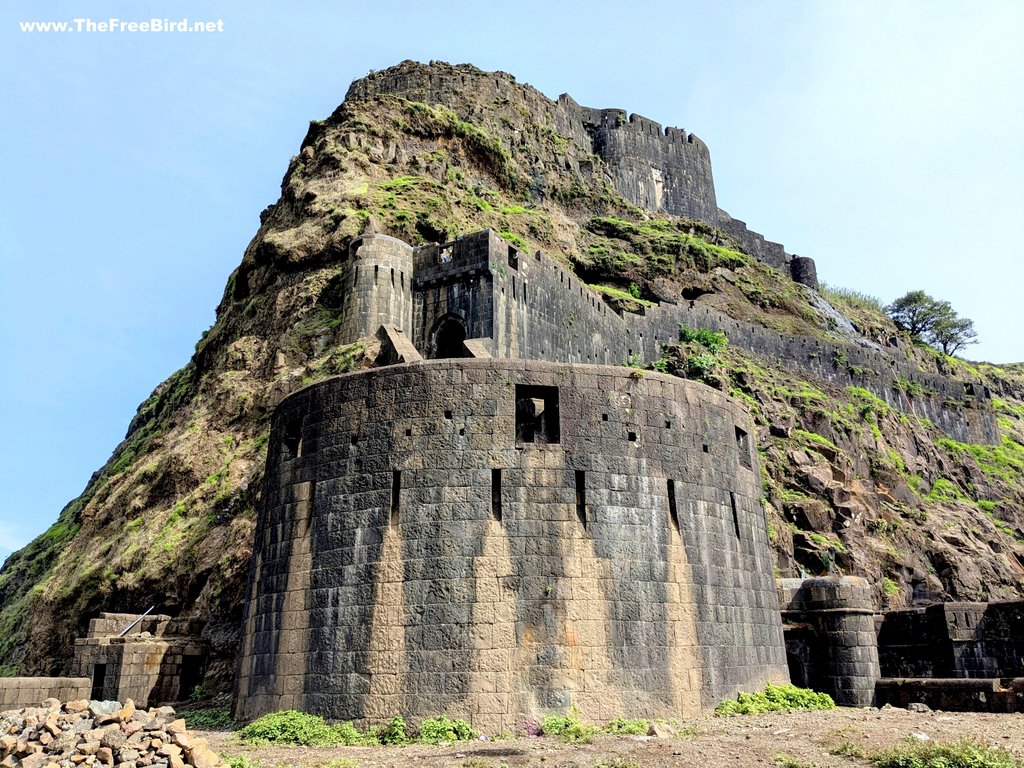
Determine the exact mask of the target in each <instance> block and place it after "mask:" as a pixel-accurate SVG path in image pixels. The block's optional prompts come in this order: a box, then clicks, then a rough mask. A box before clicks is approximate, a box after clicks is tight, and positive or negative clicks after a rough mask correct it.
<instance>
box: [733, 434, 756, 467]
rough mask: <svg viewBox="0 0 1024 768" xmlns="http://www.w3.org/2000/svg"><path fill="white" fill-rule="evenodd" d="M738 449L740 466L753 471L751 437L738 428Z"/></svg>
mask: <svg viewBox="0 0 1024 768" xmlns="http://www.w3.org/2000/svg"><path fill="white" fill-rule="evenodd" d="M736 448H737V449H739V452H740V464H741V465H742V466H744V467H746V468H747V469H753V468H754V465H753V464H752V463H751V461H750V435H748V434H747V433H746V431H745V430H743V429H740V428H739V427H736Z"/></svg>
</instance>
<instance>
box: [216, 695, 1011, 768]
mask: <svg viewBox="0 0 1024 768" xmlns="http://www.w3.org/2000/svg"><path fill="white" fill-rule="evenodd" d="M678 727H679V728H680V729H681V730H682V731H683V733H685V734H686V735H685V736H681V737H677V738H672V739H656V738H652V737H646V736H608V735H599V736H596V737H594V739H593V741H592V743H590V744H584V745H578V746H570V745H567V744H563V743H562V742H561V741H559V740H558V739H555V738H534V739H529V738H517V739H511V740H496V741H474V742H465V743H461V744H456V745H447V746H445V745H440V746H427V745H413V746H408V747H331V748H319V749H314V748H310V747H247V746H245V745H242V744H240V743H238V742H237V740H235V738H234V737H233V736H232V735H231V734H227V733H211V732H206V733H203V734H202V735H203V736H206V737H208V738H209V739H210V746H211V747H213V748H214V749H215V750H216V751H218V752H221V753H223V754H225V755H229V756H239V755H245V756H246V757H248V758H250V759H251V760H257V761H259V762H260V764H261V766H262V768H276V767H278V766H281V767H284V766H311V767H318V768H440V767H441V766H445V767H448V766H451V767H452V768H502V767H503V766H507V768H668V766H673V767H676V766H678V767H679V768H691V767H692V768H701V767H703V766H708V768H718V766H725V767H727V768H746V766H776V767H778V766H779V765H780V764H783V765H784V764H785V762H784V758H783V757H782V756H788V757H789V758H791V759H792V760H793V762H792V763H790V765H791V766H794V768H795V767H796V766H800V768H811V767H812V766H814V767H816V768H832V767H833V766H835V767H837V768H838V767H839V766H843V767H845V768H849V766H868V765H870V762H869V761H868V760H867V759H866V758H864V757H857V756H854V755H857V754H861V755H863V754H867V753H870V752H872V751H875V750H878V749H882V748H885V747H888V746H891V745H893V744H895V743H896V742H898V741H900V740H901V739H906V738H908V737H910V738H913V736H912V734H923V735H925V736H927V737H928V738H929V739H932V740H942V741H946V740H955V739H959V738H962V737H965V736H970V737H973V738H976V739H979V740H982V741H985V742H987V743H989V744H991V745H993V746H999V747H1003V748H1005V749H1008V750H1010V751H1011V752H1013V753H1014V755H1015V756H1017V757H1018V758H1022V759H1024V715H1021V714H1016V715H989V714H973V713H947V712H927V713H913V712H907V711H906V710H902V709H887V710H877V709H838V710H833V711H829V712H800V713H793V714H770V715H745V716H740V717H731V718H705V719H702V720H690V721H685V722H682V723H680V724H679V726H678ZM844 745H846V746H845V749H842V751H843V752H846V753H847V754H846V755H844V754H833V752H839V751H840V749H841V748H843V747H844ZM777 757H778V758H779V759H778V760H777V759H776V758H777Z"/></svg>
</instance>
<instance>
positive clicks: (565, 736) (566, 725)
mask: <svg viewBox="0 0 1024 768" xmlns="http://www.w3.org/2000/svg"><path fill="white" fill-rule="evenodd" d="M600 730H601V729H600V728H598V727H597V726H594V725H584V724H583V723H581V722H580V721H579V717H578V716H577V714H576V712H575V710H573V711H571V712H570V713H569V714H568V715H549V716H548V717H545V718H544V721H543V723H542V724H541V733H543V734H544V735H545V736H560V737H561V738H562V741H564V742H565V743H566V744H587V743H589V742H590V737H591V736H593V735H594V734H595V733H599V732H600Z"/></svg>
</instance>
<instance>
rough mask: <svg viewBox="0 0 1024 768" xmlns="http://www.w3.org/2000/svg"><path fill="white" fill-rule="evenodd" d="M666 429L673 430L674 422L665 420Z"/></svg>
mask: <svg viewBox="0 0 1024 768" xmlns="http://www.w3.org/2000/svg"><path fill="white" fill-rule="evenodd" d="M665 429H672V420H671V419H665Z"/></svg>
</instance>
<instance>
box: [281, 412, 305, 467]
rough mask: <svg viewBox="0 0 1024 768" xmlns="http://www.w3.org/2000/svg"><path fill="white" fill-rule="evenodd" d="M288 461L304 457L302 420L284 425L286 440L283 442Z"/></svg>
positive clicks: (295, 420)
mask: <svg viewBox="0 0 1024 768" xmlns="http://www.w3.org/2000/svg"><path fill="white" fill-rule="evenodd" d="M281 442H282V444H283V445H284V449H285V454H286V455H285V457H284V458H286V459H297V458H299V457H300V456H301V455H302V419H293V420H292V421H289V422H288V423H286V424H285V425H284V439H283V440H282V441H281Z"/></svg>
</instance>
